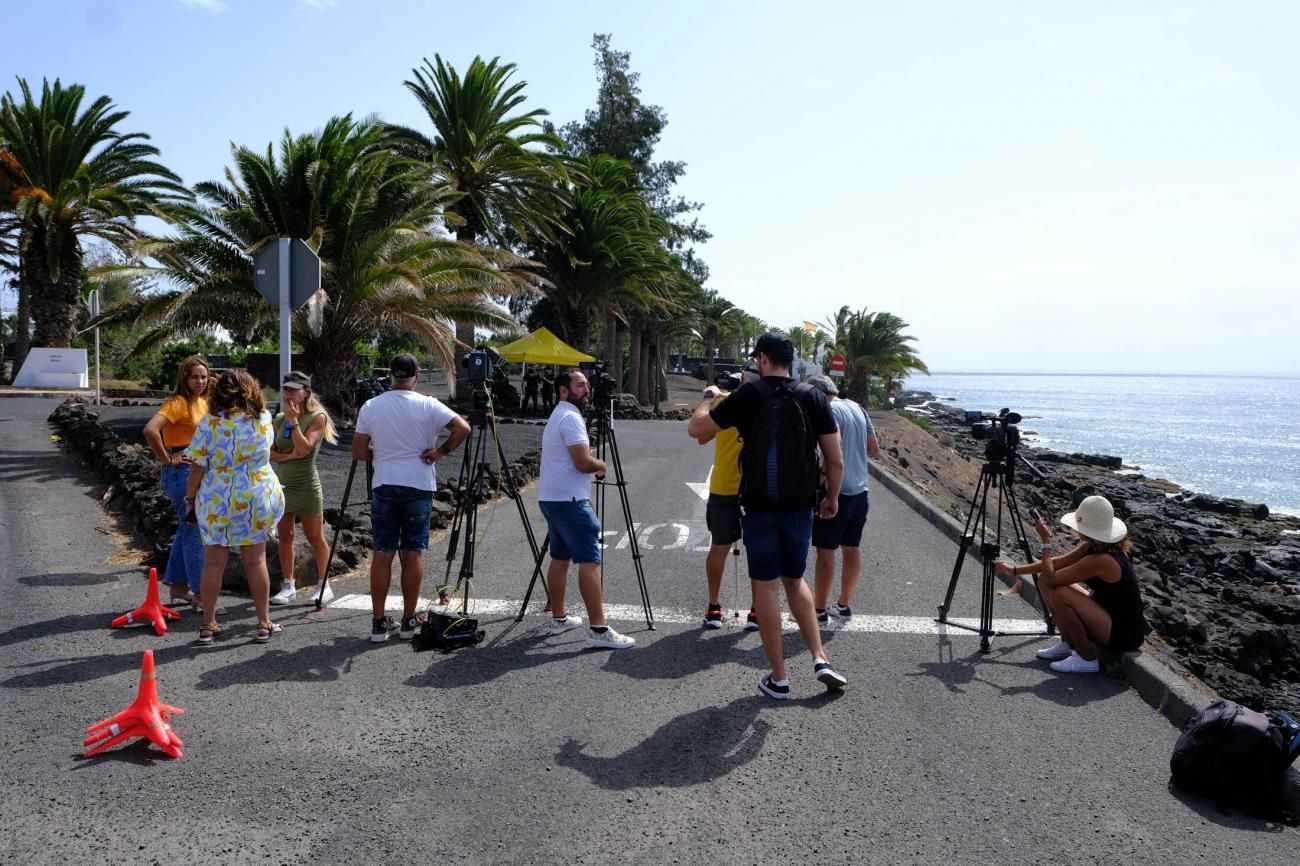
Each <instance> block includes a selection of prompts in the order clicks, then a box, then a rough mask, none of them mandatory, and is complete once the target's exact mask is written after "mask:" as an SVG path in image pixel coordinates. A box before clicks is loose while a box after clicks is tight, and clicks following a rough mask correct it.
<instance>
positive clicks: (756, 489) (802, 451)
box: [687, 333, 848, 700]
mask: <svg viewBox="0 0 1300 866" xmlns="http://www.w3.org/2000/svg"><path fill="white" fill-rule="evenodd" d="M752 357H755V358H756V359H757V361H758V370H759V373H760V374H761V376H762V378H761V379H760V380H759V381H757V382H751V383H748V384H744V385H741V386H740V387H739V388H738V389H737V390H736V391H734V392H733V393H732V394H731V396H730V397H728V398H727V399H726V400H723V401H722V402H721V403H720V404H718V406H716V407H714V408H710V404H711V403H712V397H707V396H706V397H705V398H704V400H702V401H701V402H700V404H699V405H698V406H696V407H695V411H694V412H693V413H692V415H691V420H690V422H689V423H688V424H687V432H688V433H689V434H690V435H691V437H692V438H694V439H695V440H696V441H699V440H700V439H703V438H705V437H708V436H716V435H717V434H718V432H719V431H721V430H727V429H730V428H733V427H736V428H739V430H740V438H741V441H742V442H743V443H744V444H743V446H742V449H741V505H742V508H743V511H744V516H743V518H742V520H741V529H742V533H743V537H744V540H745V553H746V556H747V558H748V560H749V577H750V587H751V590H752V592H753V598H754V608H755V611H756V612H757V615H758V630H759V634H760V635H761V636H762V639H763V651H764V652H765V653H766V654H767V659H768V663H769V664H771V666H772V671H771V673H769V674H767V675H765V676H763V678H762V679H760V680H759V683H758V687H759V689H760V690H761V691H762V692H763V693H764V694H766V695H768V696H769V697H772V698H775V699H776V700H787V699H789V697H790V682H789V680H788V679H787V678H786V671H785V653H784V650H783V648H782V646H781V640H782V638H781V600H780V596H779V594H778V584H777V578H780V583H781V584H783V585H784V587H785V594H786V599H787V601H788V602H789V605H790V613H791V615H793V616H794V618H795V621H796V622H798V623H799V631H800V633H801V634H802V635H803V639H804V643H806V644H807V645H808V650H809V652H811V653H812V657H813V673H814V675H815V676H816V677H817V679H818V680H819V681H821V682H822V683H823V684H824V685H825V686H826V687H827V688H828V689H832V690H839V689H842V688H844V687H845V686H846V685H847V684H848V681H847V680H846V679H845V678H844V676H843V675H841V674H840V673H839V672H838V671H836V670H835V668H834V667H833V666H832V665H831V663H830V661H829V659H827V657H826V652H825V649H824V647H823V646H822V640H821V632H820V631H819V630H818V627H817V614H816V613H815V612H814V609H813V598H812V593H811V592H810V591H809V590H808V584H807V583H805V582H804V579H803V573H804V570H805V569H806V567H807V562H808V547H809V543H810V542H811V539H812V521H813V510H814V508H816V509H817V512H818V513H819V514H820V515H821V516H822V517H824V518H832V517H834V516H835V513H836V509H837V508H838V504H839V494H840V478H841V476H842V475H843V472H844V459H843V457H842V456H841V455H840V437H839V433H838V431H837V430H836V427H835V418H834V416H833V415H831V409H830V406H829V405H828V404H827V403H826V397H825V395H824V394H822V393H821V392H820V391H818V390H817V389H816V388H813V387H811V386H809V385H798V386H796V384H795V382H794V380H793V379H791V378H790V364H791V363H792V362H793V360H794V346H793V345H792V344H791V342H790V340H789V338H787V337H785V336H783V335H781V334H777V333H771V334H764V335H763V336H762V337H759V339H758V342H757V344H756V345H755V347H754V351H753V353H752ZM818 447H820V448H821V452H822V460H823V462H824V463H825V465H826V493H825V495H824V496H823V498H822V500H821V502H820V504H819V503H818V502H817V495H818V490H817V455H816V450H817V448H818Z"/></svg>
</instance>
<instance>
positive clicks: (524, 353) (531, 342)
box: [497, 328, 596, 365]
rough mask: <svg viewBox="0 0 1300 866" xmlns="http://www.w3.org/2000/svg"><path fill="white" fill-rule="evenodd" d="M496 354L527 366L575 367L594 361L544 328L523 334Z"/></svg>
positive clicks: (499, 349) (500, 348)
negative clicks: (557, 365)
mask: <svg viewBox="0 0 1300 866" xmlns="http://www.w3.org/2000/svg"><path fill="white" fill-rule="evenodd" d="M497 352H498V353H500V355H501V357H503V358H505V359H506V360H507V361H525V362H527V363H529V364H569V365H575V364H578V363H579V362H581V361H594V360H596V359H595V358H593V357H592V356H591V355H587V354H584V353H582V352H579V351H578V350H577V349H575V348H573V347H572V346H570V345H568V344H567V343H565V342H564V341H563V340H561V339H560V338H559V337H557V336H555V335H554V334H552V333H551V332H550V331H549V330H548V329H546V328H538V329H537V330H536V331H533V332H532V333H531V334H524V335H523V336H522V337H520V338H519V339H518V340H515V341H514V342H513V343H507V344H506V345H504V346H501V347H499V348H498V349H497Z"/></svg>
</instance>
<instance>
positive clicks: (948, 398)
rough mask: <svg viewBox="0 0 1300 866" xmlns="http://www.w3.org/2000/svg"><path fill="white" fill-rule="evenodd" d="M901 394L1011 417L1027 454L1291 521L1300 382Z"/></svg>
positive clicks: (1164, 378)
mask: <svg viewBox="0 0 1300 866" xmlns="http://www.w3.org/2000/svg"><path fill="white" fill-rule="evenodd" d="M907 387H908V388H914V389H918V390H923V391H929V392H931V393H933V394H934V395H935V396H936V397H939V398H941V399H942V400H943V402H945V403H950V404H952V405H956V406H960V407H961V408H963V409H972V410H973V409H981V410H984V411H992V412H997V411H998V410H1000V409H1002V408H1003V407H1007V408H1010V409H1011V410H1012V411H1014V412H1019V413H1020V414H1021V415H1023V416H1024V421H1022V422H1021V424H1020V428H1021V431H1022V432H1023V433H1025V434H1026V435H1025V438H1026V441H1029V442H1032V443H1033V444H1036V445H1042V446H1044V447H1047V448H1051V449H1054V450H1057V451H1066V452H1074V451H1082V452H1086V453H1089V454H1117V455H1119V456H1120V457H1122V458H1124V466H1125V468H1126V469H1129V468H1134V467H1140V469H1141V471H1142V473H1143V474H1145V475H1147V476H1150V477H1153V478H1165V479H1168V480H1169V481H1173V482H1175V483H1177V484H1179V485H1181V486H1183V487H1185V488H1187V489H1189V490H1194V491H1197V492H1201V493H1209V494H1212V495H1214V496H1232V497H1239V498H1241V499H1245V500H1247V501H1249V502H1264V503H1267V504H1268V506H1269V508H1271V509H1273V510H1274V511H1280V512H1285V513H1288V514H1294V515H1300V418H1298V417H1297V416H1298V414H1300V399H1298V398H1300V377H1294V376H1292V377H1286V376H1276V377H1269V376H1253V377H1250V376H1173V375H1064V374H1024V373H935V374H934V375H933V376H924V375H918V376H913V377H912V378H910V379H909V380H908V382H907ZM1031 431H1032V435H1030V433H1031Z"/></svg>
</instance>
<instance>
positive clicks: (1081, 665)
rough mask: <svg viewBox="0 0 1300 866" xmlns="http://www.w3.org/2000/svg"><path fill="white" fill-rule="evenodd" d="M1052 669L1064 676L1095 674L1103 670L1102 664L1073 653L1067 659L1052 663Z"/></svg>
mask: <svg viewBox="0 0 1300 866" xmlns="http://www.w3.org/2000/svg"><path fill="white" fill-rule="evenodd" d="M1051 668H1052V670H1054V671H1059V672H1060V673H1063V674H1095V673H1096V672H1097V671H1099V670H1101V663H1100V662H1098V661H1097V660H1096V659H1093V660H1092V661H1088V660H1087V659H1086V658H1084V657H1083V656H1081V655H1079V654H1078V653H1077V652H1071V653H1070V655H1069V656H1068V657H1067V658H1064V659H1062V660H1061V661H1059V662H1052V664H1051Z"/></svg>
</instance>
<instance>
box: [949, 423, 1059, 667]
mask: <svg viewBox="0 0 1300 866" xmlns="http://www.w3.org/2000/svg"><path fill="white" fill-rule="evenodd" d="M1020 420H1021V417H1020V415H1019V414H1017V413H1015V412H1010V411H1008V410H1007V409H1003V410H1002V411H1001V412H1000V413H999V414H998V415H997V417H995V418H993V419H992V420H991V421H990V422H988V423H978V424H974V425H973V426H972V430H971V432H972V433H973V434H975V436H976V438H983V439H987V440H988V445H987V446H985V449H984V457H985V461H986V462H985V463H984V465H983V467H981V468H980V477H979V481H977V482H976V484H975V496H974V499H973V500H972V502H971V510H970V513H969V514H968V515H967V516H966V525H965V527H964V528H963V529H962V533H961V543H960V545H959V546H958V548H957V561H956V563H955V564H954V565H953V568H952V579H951V580H949V581H948V592H947V594H946V595H945V596H944V599H943V604H941V605H939V616H938V621H939V622H941V623H943V624H945V625H950V626H953V627H954V628H961V629H966V630H967V631H973V632H976V633H977V634H979V636H980V652H981V653H987V652H989V650H990V640H991V639H992V638H994V637H1003V636H1009V635H1051V634H1055V633H1056V624H1055V623H1054V622H1052V615H1051V613H1050V612H1049V611H1048V610H1047V608H1046V606H1045V605H1044V607H1043V624H1044V629H1043V631H1004V630H1001V629H995V628H994V627H993V592H994V591H993V586H994V579H995V576H996V570H995V568H994V563H995V562H996V560H997V558H998V556H999V554H1000V553H1001V551H1002V547H1001V539H1002V518H1003V512H1004V510H1005V511H1006V513H1007V515H1008V521H1009V523H1010V525H1011V531H1012V533H1013V535H1014V536H1015V539H1016V543H1017V544H1018V545H1019V547H1020V549H1021V550H1022V551H1023V552H1024V554H1025V559H1026V561H1032V560H1033V558H1034V557H1033V556H1032V554H1031V553H1030V547H1029V538H1028V536H1027V535H1026V534H1025V524H1024V522H1023V521H1022V520H1021V518H1020V509H1019V504H1018V503H1017V502H1016V491H1015V487H1014V481H1015V466H1016V461H1017V460H1020V461H1022V462H1023V463H1024V464H1025V465H1026V466H1028V467H1029V468H1030V469H1031V470H1032V471H1033V472H1035V474H1040V473H1038V470H1037V469H1036V468H1035V467H1034V466H1033V464H1031V463H1030V462H1029V461H1028V460H1026V459H1025V458H1024V457H1022V456H1021V455H1020V454H1018V453H1016V447H1017V446H1018V445H1019V444H1020V429H1019V428H1018V427H1017V426H1016V425H1017V424H1019V423H1020ZM995 488H996V489H997V491H998V494H997V506H996V508H997V513H996V516H995V519H994V526H993V529H992V532H990V531H989V525H988V519H989V491H990V490H993V489H995ZM976 538H979V539H980V546H979V554H980V561H981V563H982V564H983V572H982V576H981V580H982V582H981V584H980V619H979V625H978V626H972V625H966V624H965V623H960V622H953V621H951V620H949V619H948V611H949V610H950V609H951V607H952V597H953V593H954V592H956V590H957V579H958V578H959V577H961V569H962V565H963V564H964V563H965V562H966V554H967V553H968V552H969V551H970V549H971V546H972V545H973V544H974V543H975V539H976ZM990 538H991V539H992V540H990Z"/></svg>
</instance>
